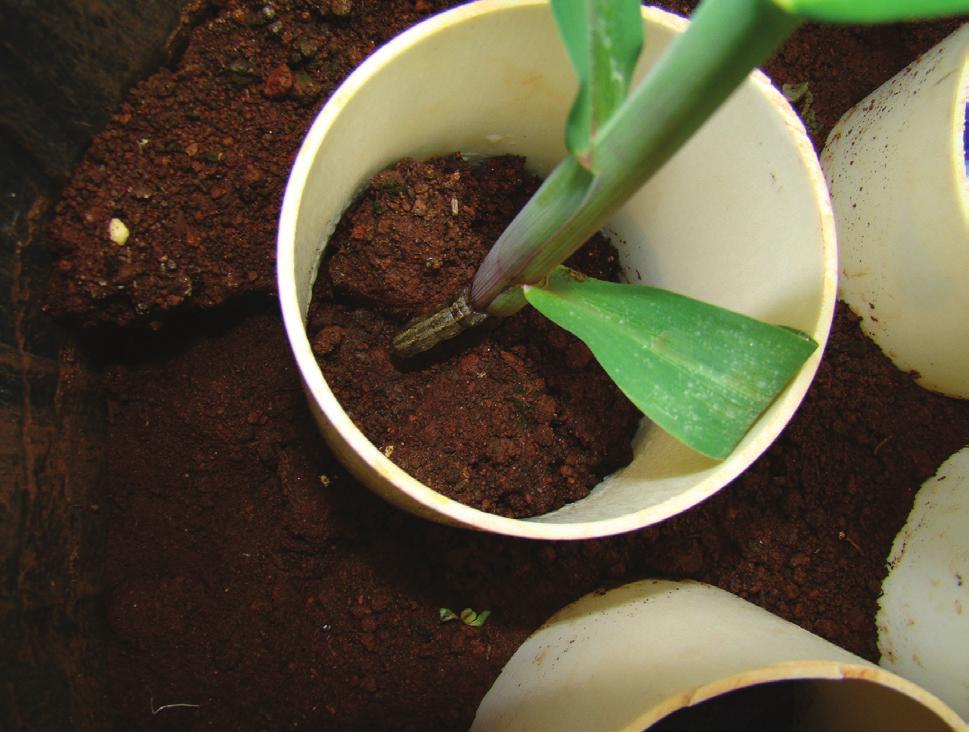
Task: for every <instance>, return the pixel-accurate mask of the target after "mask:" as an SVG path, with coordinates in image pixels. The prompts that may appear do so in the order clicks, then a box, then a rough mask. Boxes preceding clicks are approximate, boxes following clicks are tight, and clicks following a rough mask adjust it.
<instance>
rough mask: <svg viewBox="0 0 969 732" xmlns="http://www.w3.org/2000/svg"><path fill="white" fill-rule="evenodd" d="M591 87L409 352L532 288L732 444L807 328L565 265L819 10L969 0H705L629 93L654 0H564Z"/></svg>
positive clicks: (636, 391) (679, 416)
mask: <svg viewBox="0 0 969 732" xmlns="http://www.w3.org/2000/svg"><path fill="white" fill-rule="evenodd" d="M551 6H552V12H553V14H554V16H555V20H556V23H557V24H558V28H559V32H560V34H561V36H562V39H563V42H564V44H565V48H566V50H567V52H568V56H569V59H570V60H571V62H572V64H573V66H574V67H575V71H576V74H577V76H578V78H579V92H578V96H577V98H576V100H575V102H574V105H573V107H572V110H571V112H570V114H569V118H568V121H567V124H566V132H565V138H566V145H567V147H568V150H569V156H568V157H567V158H566V159H565V160H563V161H562V162H561V163H559V165H558V166H557V167H556V168H555V169H554V170H553V171H552V173H551V174H550V175H549V176H548V178H547V179H546V180H545V182H544V183H543V184H542V186H541V187H540V188H539V190H538V191H537V192H536V193H535V195H534V196H533V197H532V199H531V200H530V201H529V202H528V203H527V204H526V206H525V207H524V208H523V209H522V210H521V211H520V212H519V213H518V215H517V216H516V217H515V219H514V220H513V221H512V222H511V224H510V225H509V226H508V228H507V229H506V230H505V232H504V233H503V234H502V235H501V237H499V239H498V241H497V242H496V243H495V245H494V246H493V247H492V249H491V251H490V252H489V253H488V255H487V256H486V257H485V259H484V261H483V262H482V263H481V266H480V267H479V269H478V271H477V274H476V275H475V277H474V280H473V281H472V284H471V286H470V288H469V289H468V291H466V292H465V293H464V294H462V295H461V297H460V298H459V299H458V301H457V302H455V303H453V304H452V305H450V306H449V307H448V308H445V309H444V310H442V311H439V312H438V313H435V314H432V315H431V316H429V317H427V318H425V319H423V320H420V321H418V322H415V323H412V324H410V325H409V326H408V327H407V328H406V329H405V330H404V331H403V332H402V333H400V334H399V335H398V336H397V338H396V339H395V341H394V346H395V349H396V350H397V351H398V353H400V354H401V355H412V354H416V353H420V352H421V351H425V350H427V349H429V348H432V347H433V346H434V345H436V344H437V343H438V342H440V341H441V340H444V339H446V338H450V337H452V336H454V335H457V334H458V333H460V332H461V331H462V330H465V329H466V328H468V327H471V326H474V325H477V324H479V323H480V322H482V321H483V320H484V319H485V318H486V317H488V316H508V315H512V314H514V313H515V312H517V311H518V310H520V309H521V308H522V307H524V306H525V305H526V304H530V305H532V306H533V307H534V308H536V309H537V310H538V311H539V312H541V313H542V314H543V315H545V316H546V317H548V318H549V319H551V320H552V321H554V322H555V323H557V324H558V325H560V326H561V327H563V328H565V329H566V330H569V331H571V332H572V333H574V334H575V335H576V336H577V337H579V338H580V339H582V340H583V341H584V342H585V343H586V345H587V346H588V347H589V348H590V350H591V351H592V353H593V354H594V355H595V357H596V359H598V361H599V362H600V363H601V364H602V366H603V368H604V369H605V370H606V372H607V373H608V374H609V375H610V376H611V377H612V379H613V380H614V381H615V382H616V384H617V385H618V386H619V388H620V389H622V391H623V392H624V393H625V394H626V396H627V397H628V398H629V399H630V401H632V402H633V403H634V404H635V405H636V406H637V407H638V408H639V409H640V410H641V411H642V412H643V413H644V414H646V416H647V417H649V418H650V419H651V420H652V421H654V422H655V423H656V424H658V425H659V426H660V427H662V428H663V429H665V430H667V431H668V432H669V433H670V434H672V435H673V436H674V437H676V438H678V439H680V440H682V441H683V442H684V443H686V444H687V445H689V446H690V447H692V448H694V449H696V450H698V451H699V452H701V453H704V454H705V455H708V456H711V457H714V458H718V459H724V458H726V457H727V456H728V455H729V454H730V453H731V452H732V451H733V449H734V447H736V445H737V444H738V443H739V442H740V440H741V439H742V438H743V436H744V435H745V434H746V433H747V431H748V430H749V429H750V427H751V425H753V423H754V422H755V421H756V419H757V418H758V416H759V415H760V414H761V413H762V412H763V411H764V410H765V409H766V408H767V407H768V406H769V405H770V403H771V402H772V401H773V400H774V399H775V398H776V396H777V394H778V393H779V392H780V391H781V390H782V389H783V388H784V386H785V385H786V384H787V383H788V382H789V381H790V379H791V378H792V377H793V376H794V374H796V373H797V371H798V370H799V369H800V368H801V366H803V364H804V363H805V361H806V360H807V359H808V358H809V357H810V356H811V354H812V353H813V352H814V351H815V350H816V349H817V344H816V343H815V342H814V341H813V340H812V339H811V338H809V337H808V336H806V335H805V334H803V333H800V332H797V331H794V330H792V329H789V328H785V327H783V326H775V325H768V324H766V323H761V322H759V321H756V320H753V319H751V318H749V317H747V316H744V315H740V314H738V313H733V312H730V311H727V310H724V309H722V308H718V307H715V306H713V305H708V304H704V303H700V302H697V301H696V300H693V299H690V298H688V297H685V296H682V295H676V294H674V293H671V292H667V291H663V290H660V289H657V288H654V287H647V286H639V285H628V284H616V283H609V282H601V281H598V280H595V279H592V278H587V277H584V276H582V275H580V274H578V273H575V272H573V271H571V270H568V269H566V268H564V267H562V266H561V264H562V262H563V261H565V259H567V258H568V257H569V256H570V255H571V254H572V253H573V252H574V251H575V250H576V249H578V248H579V247H580V246H581V245H582V244H583V243H584V242H585V241H586V240H587V239H588V238H589V237H590V236H591V235H592V234H594V233H595V232H596V231H598V230H600V229H601V228H602V227H603V226H604V225H605V224H606V222H607V220H608V219H609V217H610V216H612V215H613V214H614V213H615V212H616V211H617V210H618V209H619V208H620V207H621V206H622V205H623V204H624V203H625V202H626V201H627V200H628V199H629V197H630V196H632V195H633V194H634V193H635V192H636V191H637V190H639V188H640V187H641V186H642V185H643V184H644V183H645V182H646V181H647V180H649V179H650V178H651V177H652V176H653V175H654V174H655V173H656V172H657V171H658V170H659V169H660V168H661V167H662V166H663V165H664V164H665V163H666V162H667V161H668V160H669V159H670V158H671V157H672V156H673V155H674V154H675V153H676V151H677V150H679V149H680V147H682V145H683V144H684V143H685V142H686V141H687V140H688V139H689V138H690V137H691V136H692V135H693V134H694V133H695V132H696V131H697V130H698V129H699V128H700V127H701V126H702V125H703V123H704V122H705V121H706V120H707V119H709V117H710V116H711V115H712V114H713V113H714V112H715V111H716V110H717V109H718V108H719V107H720V105H721V104H723V102H724V101H726V99H727V98H728V97H729V96H730V95H731V93H732V92H733V91H734V90H735V89H736V88H737V87H738V86H739V85H740V84H741V83H742V82H743V81H744V79H746V78H747V75H748V74H749V73H750V72H751V71H752V70H753V69H754V68H756V67H757V66H758V65H759V64H761V63H762V62H763V61H764V60H765V59H766V58H767V57H768V56H769V55H770V54H771V53H772V52H773V51H774V50H775V49H776V48H777V47H778V46H780V44H781V43H782V42H783V41H784V40H785V39H786V38H787V37H788V36H789V35H790V34H791V33H792V32H793V31H794V30H795V29H796V28H797V27H798V25H800V24H801V23H802V22H805V21H809V20H811V21H828V22H840V23H871V22H887V21H900V20H910V19H914V18H917V17H918V18H928V17H934V16H942V15H947V14H954V13H959V12H967V11H969V0H705V1H704V2H703V3H701V5H700V6H699V7H698V8H697V10H696V12H695V13H694V14H693V17H692V19H691V23H690V26H689V28H688V29H687V30H686V31H685V32H684V33H682V34H681V35H680V36H679V37H678V38H677V39H676V40H675V41H674V42H673V44H672V45H671V46H670V48H669V49H668V50H667V51H666V53H665V54H664V55H663V57H662V58H660V60H659V61H658V62H657V63H656V65H655V66H654V67H653V68H652V69H651V70H650V72H649V73H648V74H647V76H646V78H645V79H643V81H642V83H640V84H639V86H638V87H637V88H636V89H635V90H634V91H633V93H632V94H631V95H628V96H627V92H628V89H629V84H630V80H631V78H632V73H633V69H634V67H635V64H636V60H637V58H638V57H639V53H640V51H641V49H642V45H643V36H642V21H641V17H640V4H639V0H551Z"/></svg>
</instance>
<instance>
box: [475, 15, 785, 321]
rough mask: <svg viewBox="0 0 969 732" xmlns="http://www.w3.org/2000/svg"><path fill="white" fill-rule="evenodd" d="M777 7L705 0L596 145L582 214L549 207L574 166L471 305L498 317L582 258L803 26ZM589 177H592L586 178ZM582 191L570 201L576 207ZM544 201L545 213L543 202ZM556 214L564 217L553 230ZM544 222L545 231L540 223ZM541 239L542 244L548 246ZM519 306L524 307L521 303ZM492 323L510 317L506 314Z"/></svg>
mask: <svg viewBox="0 0 969 732" xmlns="http://www.w3.org/2000/svg"><path fill="white" fill-rule="evenodd" d="M799 23H800V20H799V19H798V18H796V17H793V16H791V15H789V14H787V13H786V12H784V11H783V10H781V9H780V8H779V7H778V6H777V5H775V4H774V2H773V1H772V0H706V2H704V3H703V4H701V5H700V7H699V8H698V9H697V11H696V13H694V15H693V18H692V21H691V23H690V27H689V29H688V30H687V31H686V32H685V33H683V34H681V35H680V36H679V37H678V38H677V39H676V40H675V41H674V42H673V44H672V46H671V47H670V49H669V50H668V51H667V52H666V53H665V54H664V55H663V57H662V58H661V59H660V60H659V62H658V63H657V64H656V66H655V67H653V69H651V70H650V73H649V74H648V75H647V77H646V79H644V80H643V82H642V83H641V84H640V85H639V86H638V87H637V88H636V89H635V91H634V92H633V93H632V95H631V96H630V97H629V99H628V100H627V102H626V103H625V104H623V105H622V107H620V109H619V110H617V111H616V113H615V114H614V115H613V117H612V118H611V119H610V120H609V121H608V122H607V123H606V125H605V126H604V127H603V128H602V129H601V131H600V132H599V134H598V135H597V137H596V140H595V142H594V144H593V148H592V154H591V165H590V167H591V169H592V171H594V174H595V177H594V178H593V179H592V180H591V183H585V184H583V185H582V186H581V194H582V200H581V203H580V204H579V206H578V208H572V209H571V210H569V209H568V205H567V204H566V205H550V204H549V203H548V201H547V200H542V199H543V196H542V194H544V193H548V194H549V195H551V194H552V188H553V186H551V185H549V184H550V183H551V181H552V180H553V179H554V180H555V181H556V183H555V185H554V188H555V189H558V190H559V191H560V190H561V189H560V187H559V186H561V185H562V182H563V181H576V182H578V181H579V180H580V179H581V175H580V174H579V173H578V172H577V171H578V170H584V168H582V166H581V165H580V164H579V163H578V162H577V161H576V160H574V159H573V158H568V159H566V160H565V161H563V162H562V163H560V164H559V166H558V167H557V168H556V169H555V171H553V173H552V176H550V177H549V179H548V181H547V182H546V185H544V186H542V188H541V189H539V194H537V195H536V197H535V198H534V199H533V200H532V201H530V202H529V203H528V204H527V205H526V206H525V208H524V209H522V211H521V212H520V213H519V214H518V216H517V217H516V218H515V220H514V221H512V223H511V224H510V225H509V227H508V229H507V230H506V231H505V232H504V233H503V234H502V236H501V237H500V238H499V239H498V241H497V242H496V243H495V245H494V247H492V249H491V251H490V252H489V253H488V255H487V256H486V257H485V259H484V261H483V262H482V264H481V266H480V268H479V269H478V272H477V274H476V275H475V278H474V281H473V282H472V285H471V289H470V294H469V305H470V306H471V308H472V309H474V310H476V311H479V312H491V305H492V303H493V301H494V300H495V298H496V297H497V296H498V295H499V294H501V293H502V292H503V291H504V290H506V289H508V288H509V287H513V286H515V285H521V284H533V283H536V282H539V281H540V280H541V279H542V278H543V277H545V276H547V275H548V274H549V272H551V271H552V269H554V268H555V267H556V266H557V265H558V264H561V263H562V262H563V261H564V260H565V259H566V258H568V257H569V255H571V254H572V253H573V252H574V251H575V250H576V249H578V248H579V247H580V246H581V245H582V244H583V243H584V242H585V241H586V239H588V238H589V236H591V235H592V234H593V233H595V232H596V231H598V230H599V229H600V228H602V226H603V225H604V224H605V222H606V221H607V220H608V218H609V217H610V216H611V215H612V214H613V213H615V212H616V211H617V210H618V209H619V208H620V207H621V206H622V205H623V203H625V201H626V200H627V199H628V198H629V197H630V196H631V195H632V194H633V193H635V191H636V190H638V189H639V188H640V187H641V186H642V185H643V184H644V183H645V182H646V181H647V180H648V179H649V178H651V177H652V176H653V175H654V174H655V173H656V172H657V171H658V170H659V169H660V168H661V167H662V166H663V165H664V164H665V163H666V162H667V161H668V160H669V159H670V158H671V157H672V156H673V155H674V154H675V153H676V151H677V150H679V148H680V147H682V145H683V144H684V143H685V142H686V141H687V140H688V139H689V138H690V137H691V136H692V135H693V134H694V133H695V132H696V131H697V130H698V129H699V128H700V127H701V126H702V125H703V123H704V122H705V121H706V120H707V119H708V118H709V117H710V116H711V115H712V114H713V113H714V112H715V111H716V110H717V108H718V107H719V106H720V105H721V104H722V103H723V102H724V101H725V100H726V99H727V97H729V96H730V94H732V93H733V91H734V90H735V89H736V88H737V87H738V86H739V85H740V84H741V83H742V82H743V81H744V79H746V77H747V75H748V74H749V73H750V72H751V70H753V69H754V68H756V67H757V66H758V65H759V64H760V63H762V62H763V61H764V59H766V58H767V57H768V56H769V55H770V53H771V52H773V51H774V50H775V49H776V48H777V47H778V46H779V45H780V44H781V43H782V42H783V41H784V40H785V39H786V38H787V37H788V36H789V35H790V33H791V32H793V31H794V29H795V28H796V27H797V26H798V24H799ZM587 174H588V173H587ZM579 192H580V191H579V186H578V185H577V186H576V190H575V191H572V192H571V193H570V195H569V196H568V199H569V203H571V202H572V201H574V200H575V199H576V197H577V195H576V194H577V193H579ZM540 200H542V203H539V201H540ZM534 206H541V207H542V210H541V213H536V211H535V210H534ZM550 211H556V212H559V213H560V214H561V213H564V214H565V215H564V216H562V217H561V218H560V219H559V221H560V222H561V223H560V224H559V225H558V226H557V227H555V228H554V229H553V228H552V227H550V226H549V223H550V222H552V221H553V219H552V217H551V216H550V215H549V212H550ZM536 220H541V221H542V223H543V226H542V227H541V231H536V229H535V226H534V224H535V221H536ZM542 237H544V238H542ZM514 301H515V302H520V300H518V299H515V300H514ZM493 314H500V315H508V314H510V312H508V308H507V307H503V308H502V309H501V312H495V313H493Z"/></svg>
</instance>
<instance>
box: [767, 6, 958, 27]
mask: <svg viewBox="0 0 969 732" xmlns="http://www.w3.org/2000/svg"><path fill="white" fill-rule="evenodd" d="M774 2H775V3H776V4H777V6H778V7H779V8H781V9H783V10H784V11H786V12H788V13H790V14H791V15H796V16H798V17H800V18H803V19H805V20H815V21H826V22H829V23H894V22H898V21H904V20H918V19H926V18H938V17H942V16H945V15H959V14H960V13H969V0H774Z"/></svg>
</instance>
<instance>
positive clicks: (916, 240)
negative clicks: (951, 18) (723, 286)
mask: <svg viewBox="0 0 969 732" xmlns="http://www.w3.org/2000/svg"><path fill="white" fill-rule="evenodd" d="M967 96H969V24H967V25H963V26H962V27H961V28H960V29H959V30H957V31H956V32H955V33H953V34H952V35H950V36H949V37H948V38H946V39H945V40H944V41H942V42H941V43H940V44H939V45H937V46H935V47H934V48H933V49H932V50H930V51H928V52H926V53H925V54H923V55H922V56H921V57H920V58H919V59H918V60H916V61H915V62H913V63H912V64H911V65H909V66H908V67H907V68H905V69H904V70H902V71H901V72H899V73H898V74H897V75H896V76H895V77H894V78H892V79H890V80H889V81H887V82H885V83H884V84H883V85H882V86H880V87H879V88H878V89H876V90H875V91H874V92H873V93H872V94H870V95H869V96H867V97H865V99H863V100H862V101H860V102H859V103H858V104H857V105H855V106H854V107H852V109H851V110H849V111H848V113H847V114H845V116H844V117H842V118H841V120H840V121H839V122H838V124H837V125H835V127H834V129H833V130H832V131H831V134H830V135H829V136H828V141H827V144H826V146H825V148H824V152H823V153H822V154H821V162H822V165H823V167H824V170H825V173H826V175H827V179H828V183H829V185H830V187H831V198H832V200H833V202H834V208H835V216H836V219H837V222H838V239H839V241H840V245H841V282H840V285H839V288H840V294H841V297H842V298H843V299H844V300H845V302H847V303H848V305H850V306H851V309H852V310H853V311H854V312H855V313H856V314H857V315H859V316H860V317H861V326H862V328H863V329H864V331H865V332H866V333H867V334H868V335H869V336H871V338H872V339H873V340H874V341H875V342H876V343H878V345H879V346H881V348H882V350H883V351H884V352H885V353H886V354H887V355H888V356H889V357H890V358H891V359H892V360H893V361H894V362H895V365H896V366H898V367H899V368H900V369H901V370H902V371H916V372H918V377H917V378H918V381H919V383H920V384H921V385H922V386H924V387H926V388H927V389H933V390H935V391H939V392H942V393H944V394H949V395H951V396H958V397H969V188H967V182H966V163H965V151H964V149H963V130H964V127H965V122H966V102H967Z"/></svg>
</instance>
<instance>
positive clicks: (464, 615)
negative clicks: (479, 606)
mask: <svg viewBox="0 0 969 732" xmlns="http://www.w3.org/2000/svg"><path fill="white" fill-rule="evenodd" d="M437 616H438V617H439V618H440V619H441V622H442V623H449V622H451V621H452V620H460V621H461V622H462V623H464V624H465V625H468V626H470V627H472V628H480V627H481V626H482V625H484V624H485V622H487V620H488V618H489V617H490V616H491V611H490V610H482V611H481V612H475V611H474V610H472V609H471V608H469V607H466V608H464V610H462V611H461V613H460V614H456V613H455V612H454V611H453V610H449V609H448V608H446V607H442V608H439V609H438V611H437Z"/></svg>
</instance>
